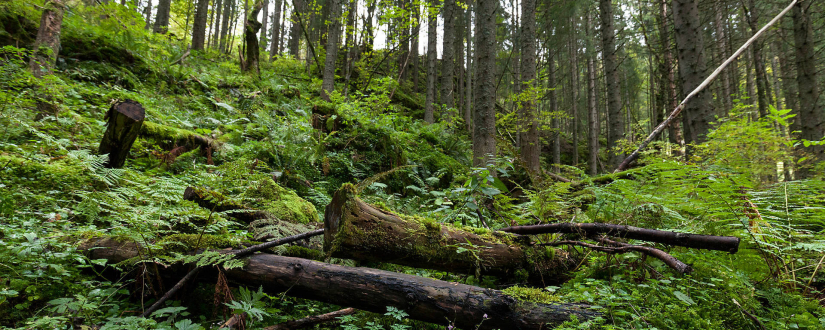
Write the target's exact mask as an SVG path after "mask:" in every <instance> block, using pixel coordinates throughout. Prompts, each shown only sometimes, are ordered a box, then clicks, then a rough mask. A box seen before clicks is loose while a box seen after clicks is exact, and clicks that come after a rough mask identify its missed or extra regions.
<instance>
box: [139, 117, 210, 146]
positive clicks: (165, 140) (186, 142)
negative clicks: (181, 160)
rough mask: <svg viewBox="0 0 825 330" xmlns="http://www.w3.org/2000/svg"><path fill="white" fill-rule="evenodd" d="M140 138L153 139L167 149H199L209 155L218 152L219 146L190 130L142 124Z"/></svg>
mask: <svg viewBox="0 0 825 330" xmlns="http://www.w3.org/2000/svg"><path fill="white" fill-rule="evenodd" d="M140 136H142V137H146V138H152V139H155V140H156V141H157V142H158V143H160V144H161V145H163V146H164V147H165V148H167V149H171V148H174V147H184V148H186V149H187V150H195V149H200V150H201V151H203V152H206V153H211V151H215V150H218V148H219V147H220V145H219V144H218V143H217V141H215V140H213V139H212V138H209V137H205V136H202V135H200V134H197V133H195V132H193V131H190V130H185V129H180V128H175V127H171V126H166V125H161V124H156V123H153V122H148V121H147V122H144V123H143V127H141V129H140Z"/></svg>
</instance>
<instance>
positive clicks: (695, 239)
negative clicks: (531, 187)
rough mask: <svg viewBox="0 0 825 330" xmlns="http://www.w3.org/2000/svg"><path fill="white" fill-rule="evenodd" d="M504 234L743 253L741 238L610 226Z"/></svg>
mask: <svg viewBox="0 0 825 330" xmlns="http://www.w3.org/2000/svg"><path fill="white" fill-rule="evenodd" d="M501 231H503V232H508V233H514V234H519V235H537V234H550V233H565V234H580V235H582V236H594V235H597V234H604V235H608V236H614V237H622V238H627V239H635V240H640V241H648V242H655V243H661V244H667V245H677V246H684V247H689V248H694V249H706V250H717V251H727V252H730V253H736V251H739V238H738V237H733V236H711V235H698V234H687V233H678V232H673V231H664V230H655V229H646V228H639V227H633V226H623V225H613V224H608V223H551V224H545V225H532V226H513V227H507V228H503V229H501Z"/></svg>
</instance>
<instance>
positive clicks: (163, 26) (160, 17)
mask: <svg viewBox="0 0 825 330" xmlns="http://www.w3.org/2000/svg"><path fill="white" fill-rule="evenodd" d="M171 6H172V0H159V1H158V12H157V13H156V14H155V26H154V28H153V30H152V31H153V32H155V33H161V34H165V33H166V31H167V30H168V29H169V10H170V9H171Z"/></svg>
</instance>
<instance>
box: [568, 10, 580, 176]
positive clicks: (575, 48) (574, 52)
mask: <svg viewBox="0 0 825 330" xmlns="http://www.w3.org/2000/svg"><path fill="white" fill-rule="evenodd" d="M570 23H571V24H572V23H573V20H572V19H571V20H570ZM578 42H579V41H578V38H577V37H576V34H575V33H573V34H571V37H570V115H571V117H573V120H572V123H571V125H570V131H571V132H572V133H573V154H572V155H570V156H571V157H572V158H573V160H572V163H571V165H573V166H578V165H579V45H578Z"/></svg>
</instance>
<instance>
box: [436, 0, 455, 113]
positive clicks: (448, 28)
mask: <svg viewBox="0 0 825 330" xmlns="http://www.w3.org/2000/svg"><path fill="white" fill-rule="evenodd" d="M455 7H456V4H455V0H444V8H443V9H442V12H443V14H444V15H443V16H444V30H443V33H444V35H443V39H442V43H441V102H440V103H441V104H443V105H444V107H445V109H449V108H453V107H455V102H454V101H453V99H454V95H453V77H454V76H453V74H454V70H455V62H454V61H455V40H454V39H455V16H456V15H455V11H456V9H455ZM444 115H447V113H444V114H442V116H444ZM447 117H449V116H447ZM443 119H447V120H450V119H449V118H442V120H443Z"/></svg>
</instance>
